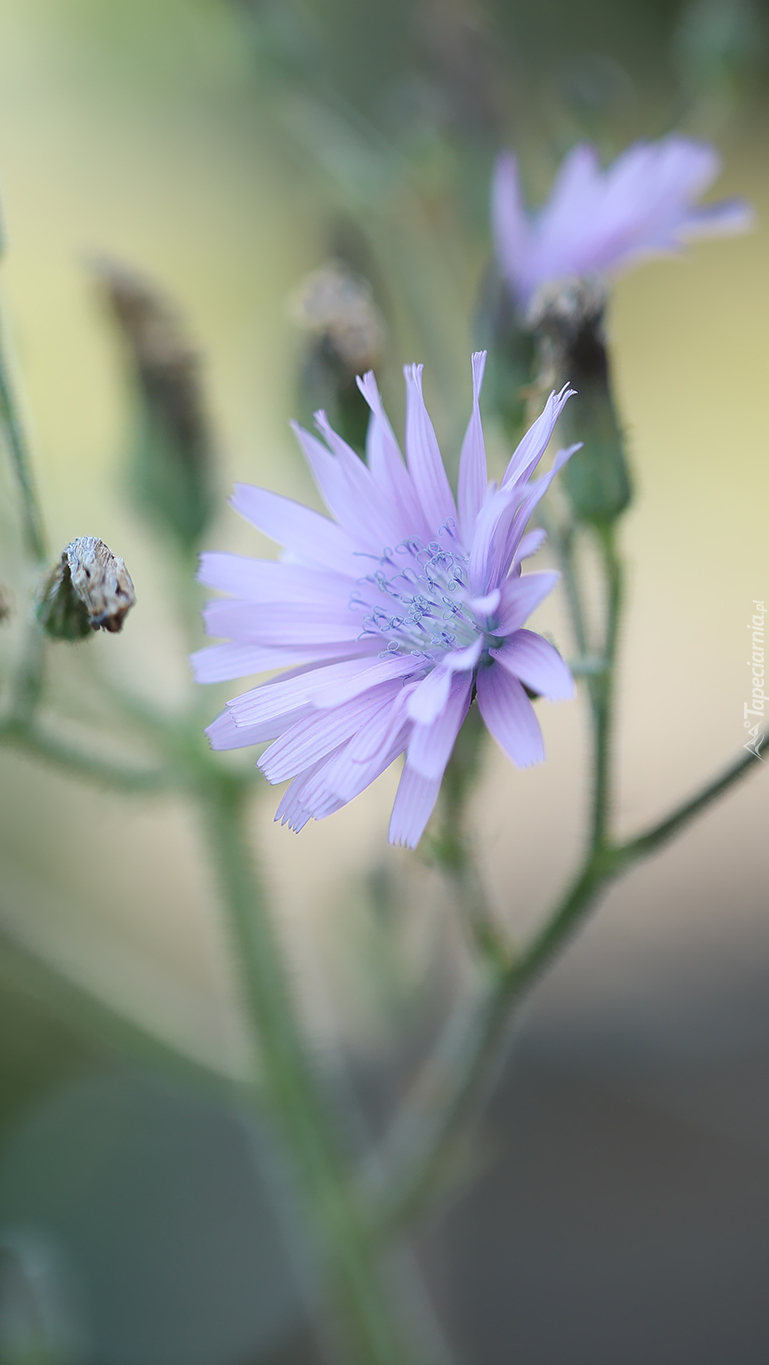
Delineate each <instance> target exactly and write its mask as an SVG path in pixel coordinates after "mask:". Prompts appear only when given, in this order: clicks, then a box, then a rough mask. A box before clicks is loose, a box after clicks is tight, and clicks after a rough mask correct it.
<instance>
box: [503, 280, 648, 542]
mask: <svg viewBox="0 0 769 1365" xmlns="http://www.w3.org/2000/svg"><path fill="white" fill-rule="evenodd" d="M606 301H607V292H606V287H605V285H604V284H603V281H601V280H600V279H596V278H595V277H588V278H579V279H568V280H562V281H561V282H560V283H558V284H554V285H547V286H546V287H545V288H543V289H541V290H540V291H539V293H538V294H537V295H536V296H535V298H534V301H533V304H532V307H531V309H530V312H529V317H528V323H529V326H530V327H531V330H532V332H533V333H534V336H535V340H536V346H537V357H538V362H539V376H540V377H539V385H540V387H541V389H542V390H544V391H545V392H547V391H548V390H549V389H560V388H561V387H562V385H563V384H565V383H567V382H568V383H569V384H571V385H572V387H573V388H574V389H576V391H577V396H576V397H575V398H574V399H572V402H571V403H569V404H567V407H566V409H565V410H564V414H563V416H562V418H561V422H560V432H561V440H562V443H563V444H564V445H566V444H569V445H570V444H572V442H576V441H582V442H583V443H584V445H583V449H582V450H579V451H577V453H576V454H575V455H573V456H572V458H571V460H570V461H569V463H568V464H567V465H566V466H565V467H564V470H563V474H562V480H563V484H564V486H565V488H566V492H567V494H568V496H569V499H570V501H571V505H572V508H573V511H574V513H575V515H576V517H577V518H578V519H579V520H581V521H588V522H594V523H604V522H609V521H612V520H613V519H614V518H615V517H618V516H619V515H620V513H621V512H624V510H625V508H626V507H627V506H628V503H629V502H630V499H631V496H632V489H631V484H630V475H629V472H628V467H627V461H626V459H625V448H624V447H625V442H624V437H623V433H622V430H621V428H620V425H619V422H618V420H617V414H616V409H615V405H614V396H613V392H612V382H611V366H610V362H609V353H608V350H607V341H606V331H605V327H604V311H605V308H606Z"/></svg>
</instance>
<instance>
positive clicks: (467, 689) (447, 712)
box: [408, 673, 473, 779]
mask: <svg viewBox="0 0 769 1365" xmlns="http://www.w3.org/2000/svg"><path fill="white" fill-rule="evenodd" d="M472 690H473V678H472V674H468V673H457V674H455V675H454V677H453V678H452V680H451V690H450V693H449V697H448V700H447V702H446V705H445V707H444V708H443V711H442V712H441V713H440V715H438V716H436V718H435V720H434V721H433V722H432V724H431V725H415V726H414V729H413V731H412V734H411V739H410V741H409V748H408V763H409V766H410V767H411V768H414V769H415V770H416V771H417V772H418V773H420V774H421V776H422V777H427V778H431V779H435V778H439V779H440V778H441V777H442V776H443V773H444V770H445V767H446V764H447V763H448V761H449V758H450V757H451V751H452V749H453V748H454V741H455V740H456V737H457V735H458V734H459V731H460V729H461V726H462V722H463V720H464V718H465V716H466V715H467V712H468V710H469V708H470V696H471V693H472Z"/></svg>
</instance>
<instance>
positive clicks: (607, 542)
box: [589, 522, 622, 850]
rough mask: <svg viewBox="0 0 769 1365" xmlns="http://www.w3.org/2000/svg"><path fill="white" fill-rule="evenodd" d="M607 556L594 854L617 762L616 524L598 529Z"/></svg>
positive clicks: (593, 692) (595, 707) (596, 718)
mask: <svg viewBox="0 0 769 1365" xmlns="http://www.w3.org/2000/svg"><path fill="white" fill-rule="evenodd" d="M596 531H597V535H598V542H599V545H600V547H601V551H602V556H603V566H604V574H605V580H606V595H607V603H606V634H605V640H604V649H603V658H604V667H603V669H602V671H601V672H600V673H598V674H596V675H594V676H593V677H591V678H590V679H589V690H590V701H591V708H592V715H593V743H594V765H593V812H592V826H591V833H590V847H591V849H592V850H597V849H601V848H603V847H604V845H605V844H606V842H607V839H608V825H609V818H610V815H611V786H612V780H611V777H612V775H611V765H612V758H613V728H614V684H615V676H614V675H615V664H616V657H617V640H618V636H619V621H620V613H621V610H622V566H621V564H620V560H619V556H618V554H617V547H616V535H615V529H614V523H612V522H607V523H605V524H604V525H602V526H599V527H597V528H596Z"/></svg>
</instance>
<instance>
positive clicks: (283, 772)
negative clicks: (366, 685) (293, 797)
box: [258, 681, 400, 782]
mask: <svg viewBox="0 0 769 1365" xmlns="http://www.w3.org/2000/svg"><path fill="white" fill-rule="evenodd" d="M398 691H400V684H399V683H398V682H397V681H396V682H394V683H386V684H384V686H380V687H377V688H374V689H373V690H372V691H370V692H366V693H365V694H364V695H363V696H359V697H353V698H352V700H351V701H348V702H345V703H344V704H343V705H341V706H337V707H334V709H333V710H326V711H317V710H313V711H311V713H310V714H309V715H308V716H305V717H304V718H303V719H302V720H299V721H297V722H296V724H294V725H292V726H291V727H290V729H288V730H284V732H283V734H282V735H281V736H280V738H279V739H276V740H275V743H274V744H271V745H270V747H269V749H267V750H266V751H265V753H263V754H262V756H261V758H260V759H259V763H258V767H259V768H261V770H262V772H263V773H264V775H265V777H266V778H267V781H268V782H285V781H286V779H287V778H289V777H296V775H297V773H300V772H302V771H303V770H304V769H305V768H308V767H310V765H311V764H313V763H315V762H317V760H318V759H319V758H324V757H325V756H326V755H327V754H330V753H331V752H332V750H334V749H336V748H337V747H338V746H339V745H340V744H343V743H345V742H346V741H347V740H348V739H351V738H352V736H353V735H354V734H356V732H357V731H358V730H359V729H360V728H361V726H363V725H365V723H366V722H367V721H369V720H370V719H371V718H372V717H373V716H376V715H378V714H379V712H380V711H387V713H388V714H389V712H390V710H391V709H392V703H393V700H394V698H395V696H396V695H397V692H398Z"/></svg>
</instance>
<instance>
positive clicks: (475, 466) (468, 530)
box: [457, 351, 489, 546]
mask: <svg viewBox="0 0 769 1365" xmlns="http://www.w3.org/2000/svg"><path fill="white" fill-rule="evenodd" d="M472 363H473V411H472V416H471V417H470V421H469V423H468V427H467V432H466V433H465V439H464V442H463V444H462V454H461V455H460V457H459V496H458V499H457V506H458V510H459V530H460V535H461V537H462V543H463V544H464V545H465V546H468V545H472V543H473V530H474V528H475V519H476V517H477V516H478V513H479V512H480V510H481V508H482V506H483V503H484V499H485V497H486V489H487V486H488V481H489V480H488V474H487V472H486V446H485V444H484V440H483V425H482V423H481V409H480V396H481V385H482V384H483V371H484V369H485V367H486V352H485V351H476V352H475V353H474V355H473V359H472Z"/></svg>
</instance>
